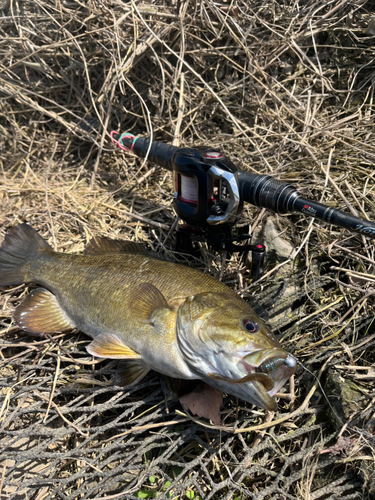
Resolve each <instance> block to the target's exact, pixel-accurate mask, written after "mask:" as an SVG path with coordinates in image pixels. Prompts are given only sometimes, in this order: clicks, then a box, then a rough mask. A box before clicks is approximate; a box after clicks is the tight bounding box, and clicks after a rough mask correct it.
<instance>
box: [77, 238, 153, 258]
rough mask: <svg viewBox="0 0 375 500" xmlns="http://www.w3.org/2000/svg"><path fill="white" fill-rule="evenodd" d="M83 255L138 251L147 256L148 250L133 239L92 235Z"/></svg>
mask: <svg viewBox="0 0 375 500" xmlns="http://www.w3.org/2000/svg"><path fill="white" fill-rule="evenodd" d="M83 253H84V254H85V255H97V254H103V253H133V254H134V253H139V254H142V255H147V256H149V255H150V254H149V252H148V251H147V250H146V248H145V247H144V246H143V244H142V243H136V242H135V241H123V240H111V239H110V238H107V237H106V236H94V238H91V240H90V241H89V242H88V243H87V245H86V246H85V249H84V251H83Z"/></svg>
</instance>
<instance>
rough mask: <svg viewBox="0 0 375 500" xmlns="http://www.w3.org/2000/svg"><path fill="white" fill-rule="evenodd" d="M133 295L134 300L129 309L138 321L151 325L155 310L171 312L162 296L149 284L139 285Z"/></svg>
mask: <svg viewBox="0 0 375 500" xmlns="http://www.w3.org/2000/svg"><path fill="white" fill-rule="evenodd" d="M133 293H134V295H133V297H134V298H133V300H132V301H131V303H130V308H131V310H132V313H133V314H134V316H136V317H137V318H138V319H139V320H140V321H143V322H147V323H152V316H153V313H154V312H155V311H156V310H157V309H159V310H162V309H166V310H168V311H170V310H171V309H170V307H169V306H168V303H167V301H166V300H165V298H164V296H163V294H162V293H161V292H160V291H159V290H158V289H157V288H156V286H154V285H151V283H141V284H139V285H138V286H136V287H135V288H134V291H133Z"/></svg>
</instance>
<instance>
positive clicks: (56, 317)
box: [13, 288, 75, 334]
mask: <svg viewBox="0 0 375 500" xmlns="http://www.w3.org/2000/svg"><path fill="white" fill-rule="evenodd" d="M13 320H14V321H15V323H16V324H17V326H18V327H19V328H21V329H22V330H25V331H26V332H29V333H34V334H43V333H61V332H65V331H67V330H72V329H73V328H75V325H74V324H73V322H72V321H71V320H70V318H69V317H68V316H67V314H66V313H65V311H64V310H63V309H62V308H61V306H60V305H59V303H58V301H57V299H56V297H55V296H54V295H53V294H52V293H51V292H49V291H48V290H46V289H45V288H36V289H35V290H32V291H31V292H30V293H29V294H28V295H26V297H25V298H24V299H23V301H22V302H21V304H20V305H19V306H18V307H17V308H16V309H15V311H14V313H13Z"/></svg>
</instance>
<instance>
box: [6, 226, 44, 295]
mask: <svg viewBox="0 0 375 500" xmlns="http://www.w3.org/2000/svg"><path fill="white" fill-rule="evenodd" d="M46 248H51V247H50V246H49V245H48V243H47V242H46V241H44V239H43V238H42V237H41V236H40V235H39V234H38V233H37V232H36V231H35V230H34V229H33V228H32V227H30V226H28V225H27V224H20V225H19V226H15V227H12V228H11V229H9V231H8V232H7V233H6V235H5V238H4V241H3V244H2V245H1V247H0V286H7V285H20V284H21V283H23V282H24V281H25V279H26V273H27V270H28V264H29V263H30V262H32V261H33V260H34V259H35V258H36V257H37V256H38V255H39V253H40V252H41V251H42V250H45V249H46Z"/></svg>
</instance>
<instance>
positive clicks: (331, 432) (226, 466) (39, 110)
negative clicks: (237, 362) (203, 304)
mask: <svg viewBox="0 0 375 500" xmlns="http://www.w3.org/2000/svg"><path fill="white" fill-rule="evenodd" d="M0 19H1V23H0V33H1V37H0V38H1V45H0V65H1V70H0V106H1V114H0V130H1V134H0V207H1V211H0V232H1V238H2V237H3V236H4V234H5V232H6V230H7V229H8V228H10V227H11V226H14V225H16V224H18V223H20V222H24V221H26V222H28V223H29V224H30V225H32V226H33V227H34V228H35V229H37V230H38V231H39V232H40V234H42V236H43V237H45V238H46V239H47V241H48V242H49V243H50V244H51V245H52V246H53V247H54V248H55V249H56V250H59V251H64V252H81V251H82V250H83V248H84V245H85V243H86V242H87V241H88V240H89V239H90V238H91V237H92V236H94V235H105V236H109V237H111V238H120V239H128V240H133V241H141V242H144V243H145V244H146V245H147V246H148V247H149V248H150V249H152V250H154V251H156V252H158V253H159V254H160V255H162V256H164V257H168V258H169V259H172V260H174V261H176V262H182V263H185V264H186V265H189V266H192V267H195V268H197V269H200V270H202V271H204V272H207V273H210V274H212V275H213V276H215V277H217V278H218V279H221V280H222V281H224V282H225V283H227V284H228V285H229V286H231V287H232V288H234V289H235V290H237V291H238V293H240V294H241V295H242V296H243V297H244V298H245V299H246V300H248V301H249V302H250V304H251V305H252V306H253V307H254V308H255V309H256V310H257V312H258V314H260V315H261V316H262V317H263V318H264V319H265V320H267V321H268V324H269V325H270V326H271V328H272V329H273V331H274V332H275V334H276V335H277V336H278V338H279V339H280V341H281V342H282V344H283V346H284V347H285V349H287V350H289V351H290V352H292V353H293V354H294V355H295V356H296V358H298V360H299V361H300V362H301V363H303V364H304V366H305V367H306V368H307V370H308V371H307V370H305V369H304V368H302V367H300V368H299V369H298V371H297V373H296V375H295V377H294V379H293V380H291V382H290V384H289V386H288V387H286V392H285V393H284V394H283V395H281V396H280V399H279V405H278V411H277V412H276V413H275V414H269V413H268V414H267V413H266V412H265V411H263V410H261V409H259V408H255V407H253V406H251V405H249V404H246V403H244V402H242V401H237V400H236V399H234V398H232V397H226V398H225V399H224V405H223V407H222V409H221V420H222V426H221V427H220V428H218V427H217V426H215V425H212V424H211V423H210V422H209V421H207V420H204V419H198V420H197V419H195V418H194V417H193V416H192V415H189V414H188V413H186V412H185V411H184V410H183V408H182V406H181V405H180V403H179V402H178V400H177V399H176V397H175V396H174V389H173V384H172V387H171V385H170V381H168V380H164V379H162V377H160V376H159V375H157V374H155V373H153V374H151V375H150V376H148V377H147V378H146V379H145V380H144V381H143V382H142V383H140V384H139V385H138V386H136V387H134V388H131V389H126V390H120V389H119V388H117V387H114V385H113V376H114V373H115V370H116V362H114V361H104V362H98V361H97V360H95V361H93V359H92V357H90V356H89V355H88V354H87V352H86V350H85V345H87V343H88V341H89V339H88V338H87V337H86V336H85V335H83V334H65V335H57V336H54V337H53V338H49V337H48V338H31V337H30V336H27V335H25V334H24V333H23V332H21V331H19V330H18V329H17V328H16V327H15V326H14V325H13V324H12V322H11V314H12V311H13V310H14V307H15V306H16V305H17V304H18V303H19V301H20V300H21V299H22V298H23V296H24V295H25V293H27V289H25V287H24V286H23V285H22V286H17V287H8V288H6V289H3V290H2V292H1V296H0V301H1V302H0V305H1V311H2V312H1V318H0V321H1V323H0V324H1V331H0V348H1V356H2V359H1V364H0V370H1V379H0V382H1V391H2V396H3V398H2V399H3V402H2V406H1V413H0V415H1V416H0V425H1V438H0V439H1V451H0V464H1V469H2V476H1V477H2V479H1V480H0V495H1V498H6V499H24V498H25V499H26V498H33V499H38V500H41V499H54V498H62V499H69V500H73V499H78V498H79V499H83V498H85V499H86V498H87V499H97V500H99V499H101V498H103V499H104V498H121V499H123V498H129V499H131V498H154V497H157V498H161V499H162V498H178V499H179V498H189V499H191V498H195V499H198V498H199V497H200V498H205V499H206V498H207V499H210V498H213V499H233V500H234V499H241V500H242V499H245V498H252V499H256V500H261V499H271V498H272V499H280V500H281V499H304V500H310V499H311V500H312V499H317V500H323V499H331V498H332V499H333V498H342V499H345V500H349V499H352V498H353V499H354V498H356V499H357V498H358V499H359V498H372V497H374V494H375V483H374V474H375V471H374V449H375V448H374V430H375V421H374V410H373V405H374V394H375V382H374V380H375V375H374V368H373V366H374V361H375V359H374V344H375V331H374V326H373V311H374V299H373V283H374V272H373V271H374V264H375V260H374V245H373V240H372V239H370V238H367V237H364V236H362V235H359V234H356V233H354V232H352V231H349V230H346V229H341V228H338V227H337V226H332V225H327V224H325V223H324V222H322V221H318V220H313V219H311V218H309V217H307V216H305V215H302V214H298V213H293V214H290V215H280V214H273V213H271V212H270V211H268V210H264V209H259V208H256V207H254V206H251V205H249V204H246V205H245V206H244V210H243V213H242V215H241V216H239V217H238V220H237V226H246V225H248V224H249V225H250V231H251V232H252V233H254V235H255V236H254V238H255V239H254V241H256V242H262V243H264V244H265V245H266V246H267V247H268V261H267V265H266V269H265V274H264V276H263V277H262V278H261V279H260V280H258V281H256V282H253V281H251V280H250V279H249V276H250V271H249V268H248V267H247V266H246V265H244V263H243V262H242V260H241V259H240V258H239V256H238V255H237V254H233V255H232V256H229V255H223V254H220V253H218V252H215V251H212V250H211V249H209V248H207V247H206V246H205V245H204V244H202V250H201V253H200V254H199V256H198V257H195V258H193V257H189V256H184V255H181V254H179V253H178V252H175V251H174V248H175V226H176V223H177V221H176V216H175V214H174V212H173V209H172V201H173V188H172V179H171V174H170V173H169V172H167V171H165V170H163V169H161V168H159V167H155V165H154V164H151V163H150V162H147V161H143V160H140V159H138V158H136V157H135V156H134V155H132V154H131V153H125V152H123V151H121V150H119V149H116V148H115V147H114V146H113V145H112V144H111V141H110V137H109V133H110V131H111V130H117V131H121V132H129V133H132V134H134V135H136V136H138V135H139V136H145V135H150V134H151V133H152V137H153V138H154V139H156V140H159V141H164V142H167V143H173V144H175V145H179V146H189V147H194V146H202V145H209V146H214V147H216V148H220V149H221V150H222V151H223V153H225V154H226V155H227V156H228V157H230V158H231V160H232V161H233V162H234V163H235V164H236V165H237V166H238V168H240V169H242V170H245V171H250V172H255V173H265V174H269V175H272V176H274V177H275V178H278V179H282V180H284V181H287V182H290V183H291V184H293V185H294V186H296V188H297V189H298V191H299V192H301V193H302V194H303V196H305V197H307V198H311V199H313V200H316V201H320V202H321V203H323V204H325V205H327V206H330V207H335V208H338V209H340V210H342V211H344V212H347V213H351V214H352V215H357V216H359V217H360V218H361V219H364V220H366V219H368V220H370V221H375V203H374V202H375V196H374V163H375V140H374V139H375V131H374V113H375V104H374V91H375V62H374V44H375V9H374V4H373V2H371V1H367V2H366V1H361V2H357V3H352V2H348V1H340V0H332V1H329V2H324V3H323V2H320V1H318V0H310V1H302V2H294V3H291V2H288V1H269V0H267V1H265V2H263V1H258V0H253V1H243V2H242V1H240V2H222V3H217V2H216V3H214V2H212V1H210V0H202V1H201V2H188V1H186V2H180V1H164V2H163V1H151V2H138V1H130V2H127V1H124V0H113V1H112V0H103V1H98V0H92V1H90V2H79V1H73V0H72V1H69V0H62V1H57V0H56V1H44V0H38V1H32V0H31V1H28V2H22V1H18V0H12V1H8V0H2V2H0Z"/></svg>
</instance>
